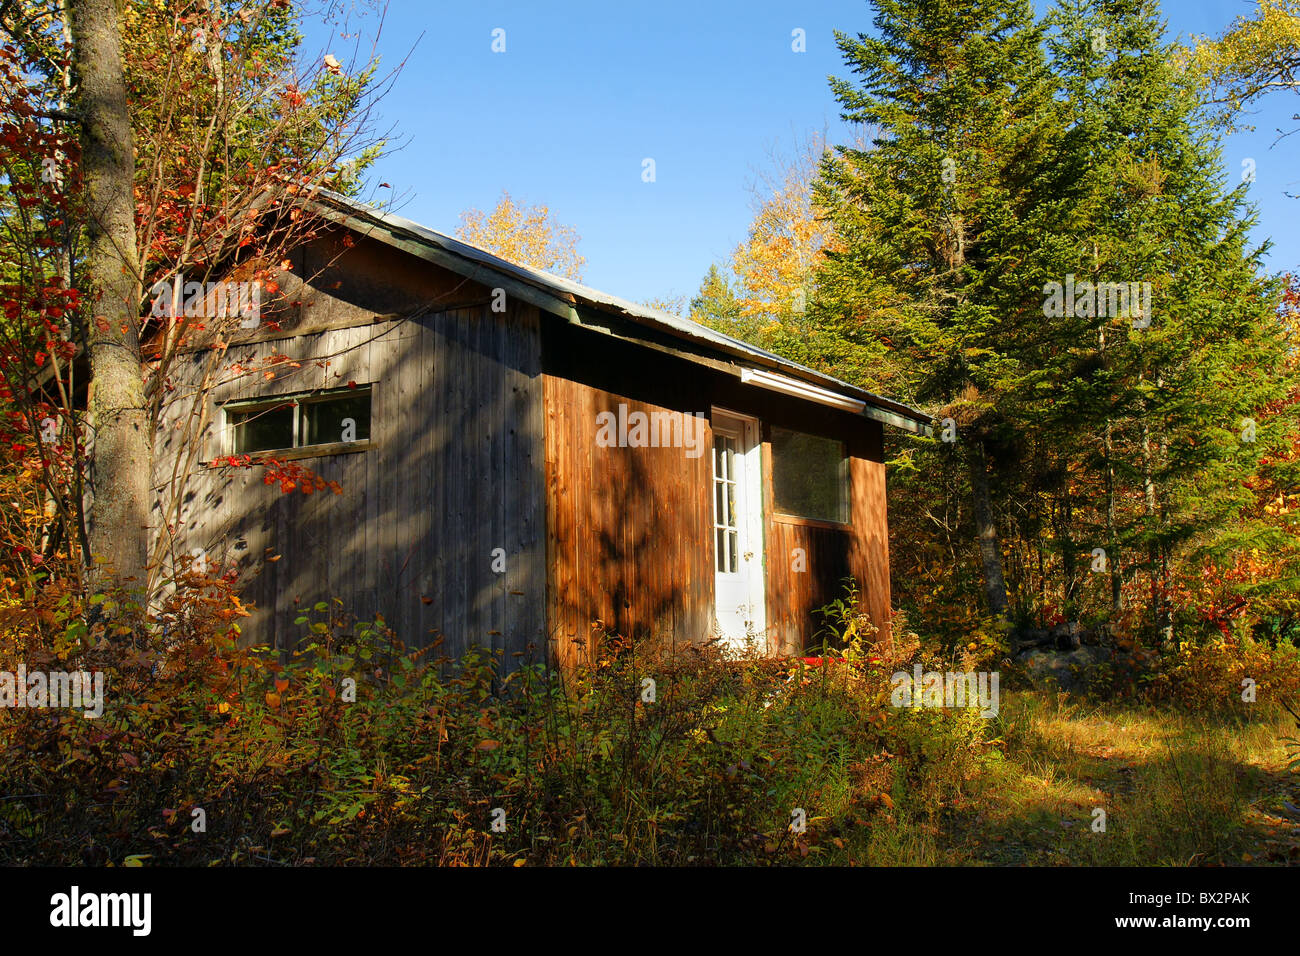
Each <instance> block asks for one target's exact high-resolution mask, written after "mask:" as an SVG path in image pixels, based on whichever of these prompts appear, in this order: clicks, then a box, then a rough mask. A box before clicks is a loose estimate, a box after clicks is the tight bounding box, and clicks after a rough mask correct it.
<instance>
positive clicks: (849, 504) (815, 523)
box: [764, 424, 853, 531]
mask: <svg viewBox="0 0 1300 956" xmlns="http://www.w3.org/2000/svg"><path fill="white" fill-rule="evenodd" d="M776 431H783V432H790V433H792V434H795V435H807V436H808V437H810V438H820V439H822V440H824V441H832V442H835V443H836V444H838V445H839V446H840V452H841V458H840V465H839V467H840V478H839V482H838V487H839V489H840V514H841V515H842V516H843V517H842V520H839V521H832V520H830V519H828V518H810V517H808V516H806V515H798V514H792V513H790V512H788V511H782V510H781V507H780V505H779V504H778V503H777V500H776V472H777V468H778V467H779V466H778V465H777V457H778V456H777V454H776V443H775V442H774V441H773V433H774V432H776ZM764 440H765V443H766V445H767V448H768V453H767V459H768V480H769V481H770V482H771V489H772V490H771V495H772V498H771V500H772V520H773V521H774V522H776V523H778V524H786V525H797V526H799V527H803V528H825V529H826V530H829V531H852V530H853V456H852V455H851V454H850V452H849V443H848V442H847V441H846V440H845V439H843V438H836V437H833V436H830V435H823V434H820V433H818V432H811V431H802V430H801V429H798V428H787V427H785V426H782V425H771V424H769V425H768V428H767V434H766V435H765V436H764Z"/></svg>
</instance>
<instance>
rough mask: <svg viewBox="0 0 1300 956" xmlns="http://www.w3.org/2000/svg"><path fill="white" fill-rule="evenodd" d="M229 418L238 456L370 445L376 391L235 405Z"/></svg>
mask: <svg viewBox="0 0 1300 956" xmlns="http://www.w3.org/2000/svg"><path fill="white" fill-rule="evenodd" d="M225 414H226V427H227V428H228V429H229V433H230V452H231V454H234V455H250V454H255V453H260V452H270V451H290V450H294V449H300V448H304V449H309V448H316V447H323V446H327V445H339V444H353V443H357V442H365V441H368V440H369V439H370V386H369V385H366V386H362V387H359V388H340V389H333V390H331V391H327V392H308V393H303V394H299V395H279V396H276V397H275V398H273V399H258V400H255V401H251V402H238V403H234V402H232V403H231V404H229V405H226V406H225Z"/></svg>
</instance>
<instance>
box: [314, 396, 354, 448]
mask: <svg viewBox="0 0 1300 956" xmlns="http://www.w3.org/2000/svg"><path fill="white" fill-rule="evenodd" d="M369 437H370V392H369V391H366V392H365V393H363V394H361V395H358V394H356V393H355V392H353V393H352V394H339V395H336V396H330V397H329V398H324V399H303V400H302V434H301V436H300V441H301V442H302V444H304V445H331V444H333V443H334V442H340V441H365V440H366V439H367V438H369Z"/></svg>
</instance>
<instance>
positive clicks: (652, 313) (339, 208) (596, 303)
mask: <svg viewBox="0 0 1300 956" xmlns="http://www.w3.org/2000/svg"><path fill="white" fill-rule="evenodd" d="M303 201H304V203H306V204H307V205H309V206H310V207H311V208H312V210H313V212H314V213H315V214H317V215H319V216H321V217H322V218H324V219H326V220H328V221H330V222H335V223H338V224H339V225H342V226H345V227H346V228H348V229H352V230H353V231H355V232H358V233H360V234H362V235H366V236H370V237H372V238H375V239H377V240H379V241H381V242H384V243H385V244H387V245H390V246H392V247H394V248H396V249H400V250H402V251H403V252H407V253H410V254H411V255H413V256H416V257H417V258H420V259H424V260H425V261H427V262H432V263H434V264H435V265H439V266H442V267H443V268H445V269H448V270H450V271H452V272H455V273H456V274H458V275H461V276H464V277H465V278H467V279H470V280H472V281H475V282H479V283H481V284H483V285H487V286H491V287H493V288H500V289H504V290H505V292H506V294H507V295H510V296H514V297H517V298H518V299H520V300H521V301H524V302H527V303H529V304H530V305H534V306H536V307H537V308H539V309H541V310H543V311H544V312H548V313H550V314H552V315H556V316H559V317H561V318H563V319H564V320H565V321H567V322H570V323H572V324H574V325H578V326H581V327H583V328H587V329H592V330H594V331H598V332H603V333H605V334H608V335H614V336H616V337H618V338H622V339H625V340H628V341H632V342H635V343H637V344H640V345H643V346H646V347H649V348H657V349H659V350H661V351H670V352H672V353H673V354H675V355H679V356H681V357H683V358H686V359H688V360H692V361H696V362H701V363H703V364H708V365H712V366H714V367H716V358H714V360H710V359H711V357H720V358H723V359H725V360H726V364H727V365H729V366H730V367H731V371H732V372H733V373H734V374H736V375H737V377H739V379H740V380H741V382H743V383H745V384H747V385H752V386H754V387H756V388H764V389H768V390H770V391H776V392H780V393H782V394H786V395H790V396H792V397H795V398H800V399H804V400H806V401H811V402H815V403H817V404H821V405H824V406H828V407H831V408H838V409H840V410H842V411H846V412H849V413H851V414H855V415H861V416H863V417H864V418H869V419H872V420H874V421H878V422H882V423H884V424H888V425H891V426H894V427H896V428H901V429H903V430H904V431H907V432H911V433H913V434H917V435H930V434H931V433H932V427H933V423H934V419H933V418H932V417H931V416H929V415H927V414H926V413H925V412H923V411H921V410H919V409H916V408H913V407H911V406H910V405H905V404H903V403H902V402H896V401H894V400H893V399H890V398H886V397H884V396H883V395H876V394H874V393H872V392H868V391H865V390H864V389H860V388H857V387H856V386H853V385H850V384H849V383H848V382H843V381H840V380H839V379H836V378H833V377H831V376H829V375H825V374H823V373H821V372H818V371H816V370H814V369H810V368H807V367H806V366H803V365H800V364H798V363H797V362H792V361H790V360H789V359H785V358H782V357H781V356H779V355H776V354H774V353H772V352H768V351H766V350H764V349H760V348H758V347H756V346H754V345H750V344H749V343H747V342H742V341H741V340H740V339H736V338H733V337H732V336H729V335H726V334H724V333H722V332H718V331H717V330H715V329H711V328H708V327H707V326H703V325H700V324H699V323H698V322H692V321H691V320H689V319H685V318H682V317H681V316H678V315H673V314H672V313H671V312H664V311H662V310H660V309H653V308H650V307H648V306H643V305H638V304H636V303H633V302H628V301H626V300H624V299H620V298H618V297H617V296H612V295H609V294H607V293H604V292H600V291H598V290H596V289H592V288H589V287H587V286H584V285H581V284H579V283H576V282H573V281H571V280H569V279H565V278H563V277H561V276H555V275H551V274H550V273H547V272H542V271H540V270H537V269H531V268H529V267H527V266H521V265H518V264H516V263H513V262H508V261H507V260H505V259H502V258H500V257H498V256H495V255H493V254H491V253H489V252H486V251H484V250H482V249H479V248H477V247H476V246H471V245H469V244H468V243H465V242H462V241H460V240H459V239H455V238H453V237H451V236H447V235H444V234H442V233H440V232H435V231H434V230H432V229H429V228H427V227H425V226H421V225H420V224H419V223H415V222H412V221H411V220H409V219H404V218H402V217H401V216H397V215H395V214H393V213H388V212H384V211H382V210H379V209H376V208H374V207H373V206H368V205H366V204H364V203H360V202H357V201H356V200H353V199H350V198H348V197H346V196H341V195H339V194H337V193H332V192H329V191H326V190H322V191H321V192H320V193H319V194H318V195H317V196H316V197H315V198H313V199H307V200H303ZM580 306H585V307H586V308H580ZM591 310H596V311H597V312H599V313H604V314H606V315H609V316H611V317H619V318H622V319H625V320H627V322H630V323H632V324H634V325H636V326H640V327H643V328H645V329H648V330H651V331H654V332H657V333H659V334H661V335H663V336H666V337H668V338H669V339H672V340H676V341H677V342H679V343H681V344H682V346H684V347H683V348H664V347H661V346H658V345H656V344H655V343H653V342H649V341H646V340H644V339H642V338H640V337H633V336H629V335H627V334H624V333H622V332H620V331H616V330H614V329H612V328H610V326H609V325H608V324H601V322H600V321H599V316H598V315H593V314H592V311H591ZM611 324H612V323H611Z"/></svg>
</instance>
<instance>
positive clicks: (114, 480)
mask: <svg viewBox="0 0 1300 956" xmlns="http://www.w3.org/2000/svg"><path fill="white" fill-rule="evenodd" d="M69 12H70V14H71V20H72V36H73V49H74V65H75V68H76V74H77V84H78V89H77V106H78V113H79V115H80V119H81V149H82V171H83V177H84V181H85V193H84V202H85V211H86V236H87V247H86V248H87V254H86V258H85V264H86V280H87V285H88V287H89V288H88V292H89V315H90V324H89V330H88V335H87V338H88V341H89V346H90V397H89V402H88V409H87V420H88V425H89V428H90V443H89V444H90V452H89V462H88V468H87V471H88V476H87V477H88V482H87V484H88V493H89V495H90V496H91V497H92V501H91V505H90V513H89V515H88V521H87V538H88V541H89V543H90V551H91V553H90V554H89V555H86V556H85V560H86V563H87V570H88V571H89V572H90V580H91V585H92V587H102V586H105V585H108V584H110V583H115V582H116V583H122V584H126V585H127V586H129V587H132V588H143V587H144V586H145V582H146V580H147V577H146V573H145V570H146V562H147V553H148V542H149V529H148V525H149V501H150V494H149V490H150V484H151V482H150V476H151V466H152V436H151V435H150V431H149V422H148V415H147V411H146V408H145V399H144V367H143V364H142V362H141V360H140V305H139V303H140V277H139V272H140V270H139V265H138V261H137V258H136V236H135V208H134V207H135V202H134V192H133V186H134V181H135V157H134V151H133V148H132V142H131V120H130V116H129V114H128V113H127V102H126V84H125V82H124V79H123V71H122V50H121V44H120V27H121V10H120V7H119V3H118V2H117V0H72V2H71V4H70V5H69Z"/></svg>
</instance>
